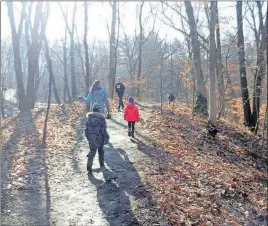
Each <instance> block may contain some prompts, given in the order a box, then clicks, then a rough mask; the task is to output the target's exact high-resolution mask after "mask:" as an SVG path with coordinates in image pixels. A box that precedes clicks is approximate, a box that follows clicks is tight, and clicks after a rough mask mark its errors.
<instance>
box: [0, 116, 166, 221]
mask: <svg viewBox="0 0 268 226" xmlns="http://www.w3.org/2000/svg"><path fill="white" fill-rule="evenodd" d="M122 119H123V113H122V112H119V113H114V114H113V120H107V123H108V132H109V135H110V138H111V139H110V144H109V145H108V146H106V147H105V164H106V168H105V169H102V170H100V169H99V165H98V156H96V157H95V160H94V165H93V174H92V175H89V176H88V174H87V171H86V155H87V153H88V143H87V141H86V139H85V136H84V128H83V125H84V120H82V122H81V125H82V127H80V129H79V130H78V131H77V141H76V144H75V145H74V146H73V148H72V149H71V150H67V151H66V152H65V153H64V154H62V153H61V154H56V155H54V156H53V157H51V156H50V157H49V158H48V159H49V161H46V164H47V166H48V167H44V164H42V161H39V162H38V161H36V162H32V165H33V166H35V167H36V168H34V167H33V168H32V170H33V171H32V172H31V173H32V174H38V173H39V174H38V175H37V176H36V179H35V180H34V182H36V184H33V183H32V186H30V185H29V184H27V185H26V186H24V188H23V189H20V190H18V189H16V188H15V187H12V188H8V189H7V188H6V187H5V186H3V184H2V188H4V193H2V197H1V198H2V201H1V207H2V210H1V213H2V223H1V225H40V226H41V225H59V226H64V225H81V226H82V225H85V226H86V225H98V226H105V225H114V226H120V225H167V223H166V221H165V219H164V217H162V216H159V211H158V210H157V208H156V207H155V206H154V205H153V202H152V200H151V194H150V192H148V190H147V189H146V187H145V185H144V183H143V180H142V178H143V175H144V174H145V168H144V167H146V172H148V171H147V170H148V168H150V167H153V166H152V165H153V163H152V160H151V159H150V157H148V155H146V154H144V153H143V152H141V151H139V149H138V147H137V143H136V142H131V139H130V138H129V137H127V132H126V129H125V128H124V126H123V125H122V124H120V122H122V123H123V120H122ZM66 142H67V141H66ZM2 167H3V166H2ZM29 169H30V168H29ZM44 172H46V173H44ZM2 182H4V181H2ZM37 182H38V183H37ZM29 183H30V182H29Z"/></svg>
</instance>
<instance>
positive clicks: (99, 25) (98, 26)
mask: <svg viewBox="0 0 268 226" xmlns="http://www.w3.org/2000/svg"><path fill="white" fill-rule="evenodd" d="M49 4H50V16H49V20H48V24H47V30H46V34H47V37H48V39H49V40H60V39H62V38H63V37H64V28H65V25H64V19H63V16H62V13H61V10H60V8H59V6H58V3H57V2H50V3H49ZM83 4H84V2H80V1H79V2H77V7H78V9H77V13H76V17H75V21H76V24H77V29H78V34H79V36H80V37H81V38H82V37H83V32H84V7H83ZM119 4H120V20H121V24H122V26H123V27H124V29H125V32H126V33H127V34H128V35H133V34H134V31H135V27H136V28H137V33H138V32H139V28H138V20H136V9H137V7H139V4H140V3H139V2H120V3H119ZM154 4H155V3H154ZM196 4H199V3H196ZM20 5H21V3H20V2H14V8H15V13H16V14H17V15H19V11H20ZM61 5H62V6H63V8H64V9H65V8H66V6H67V7H68V13H69V15H68V17H69V19H70V22H71V17H72V9H73V6H74V3H73V2H61ZM232 6H235V2H219V11H220V16H225V17H227V18H228V19H230V21H229V24H227V25H224V24H221V32H222V33H223V34H224V32H225V31H226V30H228V29H230V28H231V27H232V26H236V19H235V15H236V11H235V7H232ZM149 12H150V6H149V2H145V5H144V11H143V17H144V18H145V17H146V16H148V15H150V14H149ZM170 13H171V12H170ZM170 13H169V12H168V13H167V14H169V15H170ZM88 14H89V21H88V24H89V26H88V36H89V37H88V38H89V41H90V42H91V41H92V40H94V38H96V39H97V40H100V41H106V40H107V39H108V31H107V24H108V25H109V27H110V23H111V16H112V10H111V6H110V4H109V2H89V8H88ZM16 18H17V19H18V16H16ZM149 18H150V19H149V21H148V24H147V25H146V26H147V27H146V28H145V30H146V31H148V30H149V28H150V27H152V22H153V16H150V17H149ZM160 18H161V15H160V14H159V19H158V20H157V21H156V26H155V27H156V28H157V29H159V33H160V35H161V36H162V37H165V36H166V34H167V36H166V38H167V40H169V41H171V40H173V39H174V38H178V39H182V35H181V34H180V33H179V32H178V31H176V30H174V29H172V28H169V27H168V26H166V25H164V24H163V23H161V21H160ZM177 18H179V17H177ZM174 21H178V19H176V17H174ZM17 24H18V22H17ZM245 32H247V31H245ZM121 34H122V31H121ZM7 36H10V24H9V18H8V16H7V7H6V3H5V2H1V37H7Z"/></svg>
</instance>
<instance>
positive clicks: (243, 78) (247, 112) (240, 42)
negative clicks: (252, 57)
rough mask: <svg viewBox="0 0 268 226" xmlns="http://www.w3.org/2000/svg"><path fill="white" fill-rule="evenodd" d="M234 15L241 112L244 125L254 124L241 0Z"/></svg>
mask: <svg viewBox="0 0 268 226" xmlns="http://www.w3.org/2000/svg"><path fill="white" fill-rule="evenodd" d="M236 16H237V29H238V31H237V33H238V39H237V48H238V58H239V71H240V82H241V93H242V100H243V112H244V123H245V125H246V126H250V127H252V126H254V124H253V121H252V116H251V109H250V100H249V94H248V83H247V75H246V60H245V47H244V34H243V18H242V1H238V2H237V3H236Z"/></svg>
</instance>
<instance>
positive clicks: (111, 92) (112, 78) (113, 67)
mask: <svg viewBox="0 0 268 226" xmlns="http://www.w3.org/2000/svg"><path fill="white" fill-rule="evenodd" d="M112 4H113V5H112V25H111V37H110V62H109V97H110V98H113V96H114V83H115V73H116V62H115V61H116V60H115V57H116V53H115V52H116V50H115V49H116V46H115V24H116V1H113V3H112Z"/></svg>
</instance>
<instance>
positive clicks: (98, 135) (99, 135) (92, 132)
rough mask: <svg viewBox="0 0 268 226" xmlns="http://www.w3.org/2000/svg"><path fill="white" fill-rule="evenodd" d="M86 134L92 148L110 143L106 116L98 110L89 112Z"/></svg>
mask: <svg viewBox="0 0 268 226" xmlns="http://www.w3.org/2000/svg"><path fill="white" fill-rule="evenodd" d="M85 135H86V137H87V140H88V142H89V146H90V149H97V148H102V147H103V146H104V145H105V144H108V143H109V135H108V133H107V130H106V121H105V116H104V115H103V114H101V113H98V112H89V113H88V114H87V123H86V129H85Z"/></svg>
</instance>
